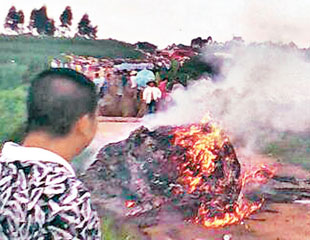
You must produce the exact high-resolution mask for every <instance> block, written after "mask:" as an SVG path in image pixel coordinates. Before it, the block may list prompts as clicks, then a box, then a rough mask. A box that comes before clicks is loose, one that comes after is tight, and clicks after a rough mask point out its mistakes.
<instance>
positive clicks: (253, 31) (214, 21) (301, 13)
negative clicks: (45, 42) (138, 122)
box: [0, 0, 310, 48]
mask: <svg viewBox="0 0 310 240" xmlns="http://www.w3.org/2000/svg"><path fill="white" fill-rule="evenodd" d="M12 5H14V6H15V7H16V8H17V10H23V11H24V13H25V19H26V21H28V19H29V17H30V12H31V10H32V9H34V8H37V9H38V8H40V7H41V6H43V5H46V6H47V13H48V17H50V18H53V19H54V20H55V21H56V24H57V25H59V16H60V14H61V13H62V11H63V10H64V9H65V7H66V6H71V8H72V12H73V30H76V27H77V22H78V21H79V20H80V19H81V17H82V15H83V14H84V13H87V14H89V17H90V20H91V22H92V23H93V24H94V25H98V34H97V35H98V37H99V38H103V39H107V38H113V39H117V40H121V41H125V42H129V43H135V42H137V41H148V42H151V43H153V44H155V45H157V46H159V47H160V48H164V47H166V46H167V45H170V44H172V43H177V44H178V43H183V44H187V45H189V44H190V41H191V39H193V38H196V37H199V36H200V37H202V38H207V37H208V36H212V38H213V39H214V40H216V41H218V42H225V41H228V40H231V39H232V38H233V37H234V36H241V37H242V38H243V39H244V40H245V41H246V42H253V41H256V42H261V41H273V42H284V43H289V42H291V41H294V42H295V43H296V44H297V45H298V46H299V47H310V31H309V30H310V14H309V13H310V0H88V1H87V0H49V1H48V0H32V1H25V0H10V1H9V0H2V2H1V10H0V22H1V21H2V22H3V23H4V19H5V17H6V15H7V13H8V10H9V8H10V7H11V6H12ZM2 30H3V24H1V27H0V31H2Z"/></svg>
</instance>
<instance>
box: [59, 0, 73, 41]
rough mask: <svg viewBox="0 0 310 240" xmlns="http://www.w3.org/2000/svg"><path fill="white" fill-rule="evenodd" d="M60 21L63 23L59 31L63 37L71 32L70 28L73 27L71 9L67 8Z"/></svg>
mask: <svg viewBox="0 0 310 240" xmlns="http://www.w3.org/2000/svg"><path fill="white" fill-rule="evenodd" d="M59 20H60V22H61V24H60V26H59V28H58V31H59V33H60V35H61V36H63V37H64V36H66V33H69V32H70V26H71V25H72V11H71V7H69V6H67V7H66V8H65V10H64V11H63V12H62V14H61V15H60V17H59Z"/></svg>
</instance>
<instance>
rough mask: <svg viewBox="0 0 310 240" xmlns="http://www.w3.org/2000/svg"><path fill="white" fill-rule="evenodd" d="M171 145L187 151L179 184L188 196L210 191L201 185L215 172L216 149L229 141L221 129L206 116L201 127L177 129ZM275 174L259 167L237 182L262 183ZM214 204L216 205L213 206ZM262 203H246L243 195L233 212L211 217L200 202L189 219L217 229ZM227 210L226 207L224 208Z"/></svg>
mask: <svg viewBox="0 0 310 240" xmlns="http://www.w3.org/2000/svg"><path fill="white" fill-rule="evenodd" d="M173 134H174V138H173V144H175V145H178V146H181V147H184V148H185V149H186V162H185V163H182V164H181V166H180V169H179V171H180V179H179V181H180V183H181V184H182V185H183V186H184V187H185V189H186V191H187V192H188V193H189V194H190V193H193V192H195V191H200V192H202V191H205V192H208V191H209V187H208V186H206V185H205V184H203V178H204V177H208V176H210V175H211V174H212V173H213V172H214V170H215V160H216V159H217V157H218V155H217V154H218V150H219V149H221V148H222V146H223V145H224V144H225V143H226V142H228V138H227V137H226V136H225V135H224V133H223V131H222V130H221V128H220V127H219V126H218V125H217V124H215V123H213V122H212V121H211V117H210V115H209V114H207V115H206V116H205V117H204V118H203V120H202V121H201V124H193V125H190V126H181V127H177V128H176V130H174V132H173ZM273 174H274V171H273V170H271V169H269V168H268V166H262V167H261V168H259V169H257V170H256V171H250V172H247V173H245V174H244V175H243V176H242V177H241V179H240V181H239V183H240V184H241V187H243V186H244V185H245V184H247V183H249V182H257V183H265V182H267V181H268V179H270V177H271V176H272V175H273ZM215 204H216V203H215ZM262 204H263V200H261V201H260V202H256V203H251V202H249V201H247V200H246V199H245V198H244V197H243V195H242V193H241V194H240V195H239V198H238V201H237V202H236V203H234V204H233V206H232V209H231V208H230V209H223V211H222V212H221V213H219V214H217V215H216V216H213V215H212V213H211V212H210V210H209V208H208V206H206V205H205V204H204V203H201V204H200V206H199V208H198V212H197V215H196V217H194V219H193V220H192V221H193V222H195V223H200V224H202V225H203V226H205V227H207V228H218V227H223V226H227V225H231V224H234V223H238V222H240V221H242V219H244V218H246V217H248V216H249V215H250V214H252V213H253V212H255V211H257V210H258V209H259V208H260V207H261V206H262ZM227 208H229V206H227Z"/></svg>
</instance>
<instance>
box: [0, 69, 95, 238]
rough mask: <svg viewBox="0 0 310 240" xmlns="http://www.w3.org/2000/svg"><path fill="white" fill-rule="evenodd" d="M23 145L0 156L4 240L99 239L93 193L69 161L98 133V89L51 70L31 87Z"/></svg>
mask: <svg viewBox="0 0 310 240" xmlns="http://www.w3.org/2000/svg"><path fill="white" fill-rule="evenodd" d="M27 111H28V117H27V131H26V136H25V139H24V141H23V143H22V145H18V144H16V143H13V142H6V143H5V144H4V146H3V149H2V153H1V156H0V239H100V237H101V232H100V221H99V218H98V215H97V212H96V211H95V210H94V208H93V206H92V204H91V199H90V193H89V192H88V190H87V189H86V188H85V187H84V185H83V184H82V182H81V181H80V180H78V179H77V177H76V175H75V172H74V170H73V168H72V167H71V165H70V161H71V160H72V159H73V157H74V156H76V155H78V154H79V153H80V152H81V151H82V150H83V149H84V148H85V147H87V146H88V145H89V144H90V142H91V141H92V139H93V137H94V135H95V132H96V129H97V117H96V114H97V95H96V87H95V84H94V83H92V82H91V81H90V80H89V79H88V78H86V77H85V76H84V75H83V74H81V73H78V72H76V71H74V70H71V69H64V68H53V69H50V70H47V71H44V72H42V73H41V74H39V75H38V76H37V77H36V78H35V79H34V81H33V82H32V83H31V86H30V88H29V92H28V99H27Z"/></svg>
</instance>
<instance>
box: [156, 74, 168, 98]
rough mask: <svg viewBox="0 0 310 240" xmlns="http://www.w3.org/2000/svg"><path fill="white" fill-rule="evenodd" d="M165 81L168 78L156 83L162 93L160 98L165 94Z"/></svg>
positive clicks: (164, 96) (166, 81)
mask: <svg viewBox="0 0 310 240" xmlns="http://www.w3.org/2000/svg"><path fill="white" fill-rule="evenodd" d="M167 83H168V78H164V79H163V80H161V81H159V84H158V88H159V89H160V91H161V94H162V95H161V96H162V99H165V98H166V95H167Z"/></svg>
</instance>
